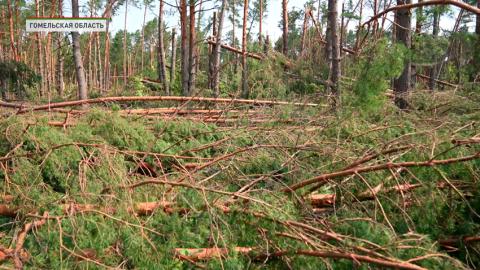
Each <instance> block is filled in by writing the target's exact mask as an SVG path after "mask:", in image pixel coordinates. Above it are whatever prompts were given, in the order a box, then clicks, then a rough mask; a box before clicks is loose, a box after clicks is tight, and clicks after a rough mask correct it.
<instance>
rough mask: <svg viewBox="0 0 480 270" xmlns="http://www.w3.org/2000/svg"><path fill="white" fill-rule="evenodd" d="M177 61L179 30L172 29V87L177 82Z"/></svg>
mask: <svg viewBox="0 0 480 270" xmlns="http://www.w3.org/2000/svg"><path fill="white" fill-rule="evenodd" d="M176 63H177V32H176V31H175V28H173V29H172V55H171V57H170V88H172V87H173V85H174V84H175V72H176V69H175V67H176Z"/></svg>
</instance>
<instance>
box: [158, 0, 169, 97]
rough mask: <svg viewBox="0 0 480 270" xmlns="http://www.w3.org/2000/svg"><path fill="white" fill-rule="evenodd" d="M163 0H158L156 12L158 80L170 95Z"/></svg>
mask: <svg viewBox="0 0 480 270" xmlns="http://www.w3.org/2000/svg"><path fill="white" fill-rule="evenodd" d="M163 25H164V23H163V0H160V7H159V12H158V55H157V57H158V80H159V81H161V82H162V86H163V90H164V91H165V94H166V95H170V89H169V85H168V82H167V68H166V64H165V44H164V40H163V32H164V30H165V29H163Z"/></svg>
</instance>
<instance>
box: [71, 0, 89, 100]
mask: <svg viewBox="0 0 480 270" xmlns="http://www.w3.org/2000/svg"><path fill="white" fill-rule="evenodd" d="M79 15H80V12H79V7H78V0H72V17H79ZM72 40H73V62H74V63H75V73H76V75H77V84H78V98H79V100H85V99H87V98H88V97H87V83H86V80H85V70H84V68H83V63H82V52H81V48H80V34H79V33H78V32H72ZM82 107H83V108H85V107H87V105H86V104H83V105H82Z"/></svg>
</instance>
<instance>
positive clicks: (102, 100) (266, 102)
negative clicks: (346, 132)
mask: <svg viewBox="0 0 480 270" xmlns="http://www.w3.org/2000/svg"><path fill="white" fill-rule="evenodd" d="M133 101H143V102H152V101H177V102H213V103H230V104H251V105H294V106H307V107H318V106H320V105H319V104H316V103H300V102H287V101H272V100H254V99H235V98H207V97H183V96H143V97H137V96H130V97H105V98H94V99H85V100H73V101H64V102H58V103H50V104H46V105H40V106H34V107H25V106H22V105H20V106H21V107H20V109H19V110H18V113H25V112H28V111H42V110H50V109H55V108H64V107H72V106H79V105H84V104H98V103H109V102H133ZM0 106H16V105H12V104H10V103H5V102H1V103H0ZM16 108H18V107H16Z"/></svg>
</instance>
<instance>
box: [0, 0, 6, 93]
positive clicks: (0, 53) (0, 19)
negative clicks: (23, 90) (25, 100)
mask: <svg viewBox="0 0 480 270" xmlns="http://www.w3.org/2000/svg"><path fill="white" fill-rule="evenodd" d="M4 20H5V11H4V9H3V7H0V40H3V33H4V32H5V31H4V30H5V29H4V27H2V26H4V25H5V21H4ZM2 44H3V42H0V61H4V59H6V56H5V55H4V54H5V49H4V48H3V45H2ZM2 93H3V92H2Z"/></svg>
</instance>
